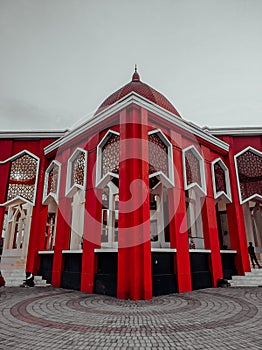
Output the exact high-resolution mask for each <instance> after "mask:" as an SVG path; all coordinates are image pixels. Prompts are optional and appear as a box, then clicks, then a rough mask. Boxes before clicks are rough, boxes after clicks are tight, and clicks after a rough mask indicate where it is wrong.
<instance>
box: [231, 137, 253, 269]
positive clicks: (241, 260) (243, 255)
mask: <svg viewBox="0 0 262 350" xmlns="http://www.w3.org/2000/svg"><path fill="white" fill-rule="evenodd" d="M225 141H226V142H228V143H229V144H232V140H231V138H228V139H227V140H225ZM228 165H229V173H230V179H231V192H232V203H229V204H227V219H228V229H229V234H230V243H231V248H232V249H234V250H237V255H236V260H235V263H236V269H237V272H238V274H241V275H244V273H245V272H248V271H250V262H249V257H248V251H247V238H246V230H245V221H244V214H243V209H242V206H241V205H240V203H239V197H238V187H237V179H236V170H235V163H234V155H233V154H232V153H229V154H228Z"/></svg>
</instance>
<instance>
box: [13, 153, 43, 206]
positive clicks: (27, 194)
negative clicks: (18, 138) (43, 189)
mask: <svg viewBox="0 0 262 350" xmlns="http://www.w3.org/2000/svg"><path fill="white" fill-rule="evenodd" d="M37 170H38V160H36V159H35V158H33V157H32V156H30V155H28V154H23V155H22V156H20V157H19V158H16V159H15V160H13V161H12V162H11V168H10V175H9V184H8V192H7V201H10V200H12V199H14V198H15V197H17V196H20V197H22V198H24V199H26V200H28V201H30V202H33V201H34V196H35V183H36V176H37Z"/></svg>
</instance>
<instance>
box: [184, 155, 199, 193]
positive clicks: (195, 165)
mask: <svg viewBox="0 0 262 350" xmlns="http://www.w3.org/2000/svg"><path fill="white" fill-rule="evenodd" d="M185 163H186V179H187V184H188V185H190V184H192V183H197V184H198V185H199V186H200V187H201V186H202V184H201V172H200V161H199V159H198V158H197V157H196V155H195V154H194V152H193V151H192V150H188V151H187V152H186V153H185Z"/></svg>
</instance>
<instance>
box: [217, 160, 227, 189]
mask: <svg viewBox="0 0 262 350" xmlns="http://www.w3.org/2000/svg"><path fill="white" fill-rule="evenodd" d="M214 172H215V183H216V192H224V193H227V187H226V176H225V170H224V169H223V168H222V167H221V165H220V164H219V162H217V163H216V164H215V165H214Z"/></svg>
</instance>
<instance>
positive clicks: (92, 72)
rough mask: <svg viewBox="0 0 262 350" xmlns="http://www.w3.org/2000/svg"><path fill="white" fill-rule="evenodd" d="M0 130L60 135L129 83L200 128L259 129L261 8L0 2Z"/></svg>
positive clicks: (188, 2)
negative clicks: (142, 86) (137, 81)
mask: <svg viewBox="0 0 262 350" xmlns="http://www.w3.org/2000/svg"><path fill="white" fill-rule="evenodd" d="M0 50H1V52H0V63H1V64H0V130H43V129H55V130H60V129H61V130H63V129H66V128H71V127H72V126H73V125H74V124H75V123H77V122H78V121H79V120H82V121H83V120H84V119H85V118H90V116H91V115H92V114H93V113H94V111H95V110H96V109H97V107H98V106H99V105H100V104H101V103H102V101H103V100H104V99H105V98H106V97H107V96H108V95H110V94H111V93H112V92H113V91H115V90H117V89H118V88H120V87H121V86H123V85H124V84H126V83H127V82H129V81H130V79H131V76H132V74H133V71H134V65H135V63H136V64H137V65H138V72H139V74H140V77H141V80H142V81H144V82H145V83H147V84H149V85H151V86H152V87H154V88H155V89H157V90H158V91H160V92H161V93H163V94H164V95H165V96H166V97H167V98H168V99H169V100H170V101H171V102H172V103H173V104H174V106H175V107H176V108H177V110H178V111H179V112H180V114H181V115H182V117H183V118H184V119H187V120H190V121H193V122H194V123H196V124H198V125H200V126H210V127H212V126H247V125H248V126H262V121H261V116H262V1H261V0H132V1H130V0H93V1H92V0H0Z"/></svg>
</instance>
